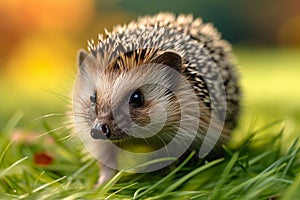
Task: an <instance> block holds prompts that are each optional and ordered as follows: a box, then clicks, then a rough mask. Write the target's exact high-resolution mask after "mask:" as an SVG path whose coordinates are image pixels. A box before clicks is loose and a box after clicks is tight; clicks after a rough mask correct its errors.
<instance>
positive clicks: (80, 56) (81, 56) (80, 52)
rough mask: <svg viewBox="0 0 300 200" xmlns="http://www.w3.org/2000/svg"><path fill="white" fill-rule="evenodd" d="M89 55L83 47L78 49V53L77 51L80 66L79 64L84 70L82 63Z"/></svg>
mask: <svg viewBox="0 0 300 200" xmlns="http://www.w3.org/2000/svg"><path fill="white" fill-rule="evenodd" d="M87 56H88V53H87V52H86V51H85V50H83V49H80V50H78V53H77V62H78V66H79V69H80V70H82V67H83V66H82V63H83V61H84V59H86V57H87Z"/></svg>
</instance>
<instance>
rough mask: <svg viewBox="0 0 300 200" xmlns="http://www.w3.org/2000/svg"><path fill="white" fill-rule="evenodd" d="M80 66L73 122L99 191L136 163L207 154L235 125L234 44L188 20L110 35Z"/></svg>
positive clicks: (148, 21) (163, 18)
mask: <svg viewBox="0 0 300 200" xmlns="http://www.w3.org/2000/svg"><path fill="white" fill-rule="evenodd" d="M78 66H79V70H78V74H77V77H76V81H75V86H74V91H73V102H72V105H73V118H74V124H75V127H76V131H77V132H78V134H79V136H80V138H81V140H82V142H83V144H84V145H85V147H86V148H87V149H88V151H89V152H90V153H91V154H92V155H93V156H94V157H95V158H97V159H98V160H99V166H100V170H99V171H100V174H99V178H98V183H97V186H99V185H102V184H103V183H105V182H107V181H109V180H110V179H111V178H112V177H113V176H114V174H115V173H116V171H117V170H119V169H124V168H126V167H127V168H126V169H129V167H128V166H129V163H131V164H132V160H135V161H136V162H133V163H134V164H143V163H145V162H147V161H151V160H154V159H155V158H163V157H172V158H178V159H179V160H180V158H181V157H184V155H186V152H191V151H195V152H198V154H196V155H199V157H205V156H207V155H210V154H211V152H213V151H214V150H216V149H218V147H220V145H221V144H225V143H226V142H227V141H228V140H229V138H230V133H231V132H232V130H233V129H234V128H235V126H236V124H237V121H238V117H239V113H240V98H241V91H240V87H239V75H238V73H237V70H236V64H235V59H234V56H233V53H232V50H231V45H230V44H229V43H228V42H227V41H225V40H223V39H222V38H221V34H220V33H219V32H218V31H217V30H216V28H214V26H213V25H212V24H210V23H203V21H202V19H201V18H193V16H192V15H191V14H188V15H185V14H180V15H178V16H176V15H174V14H172V13H158V14H156V15H153V16H144V17H141V18H138V19H137V20H136V21H132V22H130V23H128V24H125V25H117V26H115V27H113V29H112V31H108V30H106V29H105V34H104V35H102V34H99V37H98V41H97V43H96V42H95V41H94V40H93V39H92V40H90V41H88V52H87V51H85V50H82V49H81V50H79V52H78ZM139 146H143V147H144V148H143V150H140V151H141V152H140V151H139V149H142V148H139ZM201 152H202V154H201ZM200 154H201V155H200ZM126 155H127V156H128V155H130V158H128V157H126ZM141 155H142V156H141ZM144 155H147V156H144ZM175 160H176V159H175ZM173 161H174V159H173V160H171V161H165V162H164V163H159V164H156V165H154V164H152V167H151V166H150V164H149V166H150V167H149V166H148V167H143V168H139V170H138V169H137V168H135V171H134V172H145V171H147V172H148V171H155V170H158V169H159V168H162V167H164V166H167V165H169V164H170V163H172V162H173ZM120 163H123V164H120ZM124 163H125V164H124Z"/></svg>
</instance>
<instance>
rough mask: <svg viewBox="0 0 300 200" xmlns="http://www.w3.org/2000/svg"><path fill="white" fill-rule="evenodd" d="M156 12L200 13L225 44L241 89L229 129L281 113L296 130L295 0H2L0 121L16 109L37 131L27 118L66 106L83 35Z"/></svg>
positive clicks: (298, 12) (299, 52) (299, 25)
mask: <svg viewBox="0 0 300 200" xmlns="http://www.w3.org/2000/svg"><path fill="white" fill-rule="evenodd" d="M159 11H172V12H175V13H177V14H178V13H193V14H194V16H195V17H202V18H203V20H204V21H205V22H212V23H213V24H214V25H215V26H216V27H217V28H218V29H219V31H221V32H222V35H223V38H225V39H226V40H228V41H230V42H231V43H232V44H233V47H234V52H235V54H236V57H237V60H238V63H239V66H238V68H239V71H240V73H241V77H242V79H241V85H242V87H243V90H244V98H243V107H244V109H243V110H244V111H243V115H242V118H241V122H240V126H239V128H238V129H237V132H243V131H244V130H247V129H248V128H249V127H251V124H255V125H254V126H260V125H262V124H265V123H269V122H272V121H274V120H277V119H284V120H285V126H286V129H287V130H286V132H293V133H296V134H297V133H298V135H299V130H300V128H299V122H300V1H298V0H264V1H257V2H254V1H250V0H248V1H239V0H227V1H222V0H217V1H210V0H202V1H198V0H188V1H181V0H165V1H158V0H152V1H140V0H127V1H125V0H110V1H104V0H99V1H96V0H85V1H80V0H65V1H59V0H45V1H40V0H2V1H1V2H0V63H1V65H0V95H1V96H0V127H3V126H5V125H6V124H7V121H8V119H9V118H10V117H11V116H12V115H13V114H14V113H16V112H18V111H21V112H22V113H23V114H24V116H23V118H22V120H21V121H20V123H19V124H18V127H19V128H21V129H31V130H32V129H34V130H37V131H42V129H43V128H42V127H39V124H40V123H39V122H36V121H32V120H33V119H35V118H37V117H40V116H43V115H45V114H51V113H66V112H67V111H68V109H69V107H70V103H68V102H69V100H70V98H69V97H71V93H72V85H73V82H74V79H75V74H76V71H77V67H76V53H77V50H78V49H79V48H86V46H87V43H86V41H87V39H91V38H95V39H96V38H97V34H98V33H99V32H100V33H103V32H104V28H105V27H106V28H107V29H108V30H111V28H112V27H113V25H115V24H123V23H126V22H129V21H130V20H132V19H135V18H136V17H137V16H139V15H144V14H153V13H156V12H159ZM60 121H64V118H56V119H54V122H53V123H60ZM54 127H55V125H54ZM252 128H253V127H252Z"/></svg>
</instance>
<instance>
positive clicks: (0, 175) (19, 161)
mask: <svg viewBox="0 0 300 200" xmlns="http://www.w3.org/2000/svg"><path fill="white" fill-rule="evenodd" d="M26 159H28V156H25V157H24V158H21V159H19V160H17V161H16V162H14V163H13V164H12V165H10V166H9V167H7V168H6V169H5V170H3V171H2V172H1V173H0V178H1V177H3V176H5V175H6V173H7V172H9V171H10V170H11V169H13V168H14V167H15V166H17V165H18V164H20V163H21V162H23V161H24V160H26Z"/></svg>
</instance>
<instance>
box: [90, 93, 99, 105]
mask: <svg viewBox="0 0 300 200" xmlns="http://www.w3.org/2000/svg"><path fill="white" fill-rule="evenodd" d="M96 99H97V95H96V92H95V93H94V94H92V95H91V96H90V100H91V102H92V103H96Z"/></svg>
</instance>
